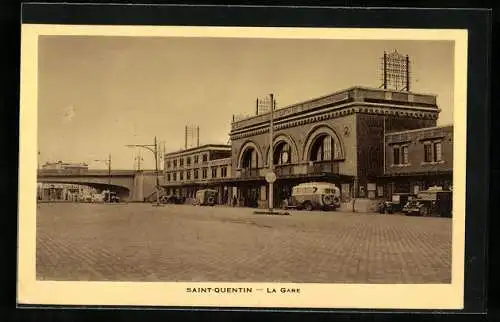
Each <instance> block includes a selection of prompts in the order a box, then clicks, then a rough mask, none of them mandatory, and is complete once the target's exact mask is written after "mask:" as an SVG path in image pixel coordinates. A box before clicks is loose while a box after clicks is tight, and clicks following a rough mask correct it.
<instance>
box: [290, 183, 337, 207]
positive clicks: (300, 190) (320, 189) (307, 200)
mask: <svg viewBox="0 0 500 322" xmlns="http://www.w3.org/2000/svg"><path fill="white" fill-rule="evenodd" d="M339 207H340V189H339V188H338V187H337V186H336V185H334V184H333V183H329V182H308V183H301V184H299V185H296V186H295V187H293V188H292V196H291V198H290V199H289V200H287V202H285V209H288V208H297V209H305V210H309V211H311V210H313V209H322V210H336V209H337V208H339Z"/></svg>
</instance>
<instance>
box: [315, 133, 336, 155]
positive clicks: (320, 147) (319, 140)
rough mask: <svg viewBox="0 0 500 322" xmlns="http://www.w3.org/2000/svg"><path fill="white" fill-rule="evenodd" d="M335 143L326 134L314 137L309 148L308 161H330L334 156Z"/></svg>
mask: <svg viewBox="0 0 500 322" xmlns="http://www.w3.org/2000/svg"><path fill="white" fill-rule="evenodd" d="M334 150H335V142H334V139H333V138H332V137H331V136H330V135H328V134H322V135H319V136H317V137H316V139H315V140H314V143H313V145H312V147H311V154H310V157H309V161H331V160H333V159H334V156H335V151H334Z"/></svg>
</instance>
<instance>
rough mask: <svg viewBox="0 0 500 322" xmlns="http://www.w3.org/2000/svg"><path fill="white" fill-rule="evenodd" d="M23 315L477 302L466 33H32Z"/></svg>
mask: <svg viewBox="0 0 500 322" xmlns="http://www.w3.org/2000/svg"><path fill="white" fill-rule="evenodd" d="M21 69H22V75H21V110H20V122H21V123H20V124H21V127H20V128H21V132H20V182H19V183H20V190H19V197H20V200H19V280H18V292H19V293H18V296H19V297H18V301H19V303H21V304H49V305H119V306H122V305H139V306H170V307H184V306H187V307H193V306H194V307H233V308H238V307H239V308H242V307H244V308H247V307H260V308H355V309H356V308H358V309H362V308H370V309H461V308H463V297H464V283H463V282H464V256H465V255H464V243H465V200H466V196H465V171H466V162H465V159H466V158H465V156H466V142H467V138H466V102H467V97H466V95H467V88H466V86H467V76H466V75H467V31H465V30H429V29H427V30H423V29H422V30H419V29H322V28H246V27H245V28H243V27H241V28H240V27H238V28H236V27H176V26H161V27H150V26H134V27H132V26H69V25H34V24H30V25H23V26H22V68H21Z"/></svg>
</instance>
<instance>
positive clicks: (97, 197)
mask: <svg viewBox="0 0 500 322" xmlns="http://www.w3.org/2000/svg"><path fill="white" fill-rule="evenodd" d="M92 202H96V203H101V202H104V195H103V194H102V193H94V194H93V195H92Z"/></svg>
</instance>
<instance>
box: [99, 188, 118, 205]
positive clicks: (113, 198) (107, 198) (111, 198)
mask: <svg viewBox="0 0 500 322" xmlns="http://www.w3.org/2000/svg"><path fill="white" fill-rule="evenodd" d="M102 196H103V200H104V202H109V203H115V202H116V203H118V202H120V197H119V196H118V194H117V193H116V192H114V191H110V190H104V191H103V192H102Z"/></svg>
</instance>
